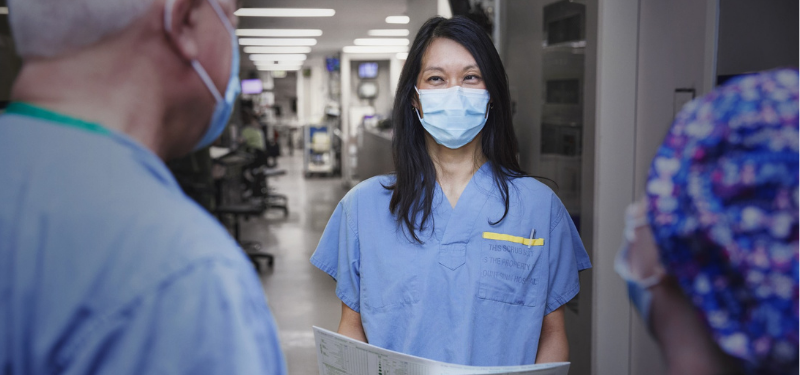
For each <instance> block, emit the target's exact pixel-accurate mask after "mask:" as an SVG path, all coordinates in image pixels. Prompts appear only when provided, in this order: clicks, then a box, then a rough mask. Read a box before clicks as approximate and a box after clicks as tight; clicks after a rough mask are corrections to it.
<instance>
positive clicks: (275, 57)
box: [250, 53, 306, 61]
mask: <svg viewBox="0 0 800 375" xmlns="http://www.w3.org/2000/svg"><path fill="white" fill-rule="evenodd" d="M305 59H306V55H301V54H289V53H286V54H255V55H250V60H252V61H305Z"/></svg>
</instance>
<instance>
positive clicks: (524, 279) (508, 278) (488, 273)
mask: <svg viewBox="0 0 800 375" xmlns="http://www.w3.org/2000/svg"><path fill="white" fill-rule="evenodd" d="M481 276H484V277H491V278H494V279H500V280H505V281H512V282H515V283H518V284H528V283H530V284H531V285H536V279H535V278H531V277H521V276H514V275H507V274H504V273H502V272H497V271H487V270H484V271H483V273H482V274H481Z"/></svg>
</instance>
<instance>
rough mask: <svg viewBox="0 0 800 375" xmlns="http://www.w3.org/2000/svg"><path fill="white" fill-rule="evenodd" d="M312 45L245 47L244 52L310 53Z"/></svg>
mask: <svg viewBox="0 0 800 375" xmlns="http://www.w3.org/2000/svg"><path fill="white" fill-rule="evenodd" d="M310 52H311V47H244V53H310Z"/></svg>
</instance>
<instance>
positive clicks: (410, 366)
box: [314, 327, 569, 375]
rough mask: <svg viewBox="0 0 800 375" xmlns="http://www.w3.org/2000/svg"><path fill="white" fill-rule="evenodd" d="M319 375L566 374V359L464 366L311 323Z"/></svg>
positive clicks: (567, 366) (567, 368)
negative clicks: (384, 345)
mask: <svg viewBox="0 0 800 375" xmlns="http://www.w3.org/2000/svg"><path fill="white" fill-rule="evenodd" d="M314 340H315V341H316V344H317V364H318V365H319V373H320V375H482V374H494V375H502V374H506V375H512V374H513V375H567V372H568V371H569V362H559V363H545V364H540V365H526V366H492V367H481V366H463V365H455V364H452V363H444V362H437V361H432V360H430V359H425V358H420V357H415V356H412V355H408V354H403V353H398V352H394V351H391V350H387V349H383V348H379V347H377V346H374V345H369V344H365V343H363V342H361V341H357V340H353V339H351V338H349V337H346V336H342V335H340V334H338V333H334V332H331V331H328V330H325V329H322V328H319V327H314Z"/></svg>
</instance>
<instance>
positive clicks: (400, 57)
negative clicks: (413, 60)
mask: <svg viewBox="0 0 800 375" xmlns="http://www.w3.org/2000/svg"><path fill="white" fill-rule="evenodd" d="M407 58H408V52H398V53H397V59H398V60H405V59H407Z"/></svg>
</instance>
